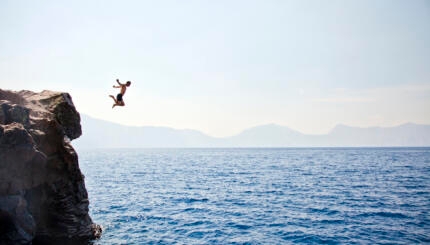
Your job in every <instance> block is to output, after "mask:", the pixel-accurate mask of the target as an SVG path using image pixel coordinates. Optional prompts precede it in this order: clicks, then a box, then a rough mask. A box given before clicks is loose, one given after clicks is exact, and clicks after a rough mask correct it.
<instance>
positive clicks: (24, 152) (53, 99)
mask: <svg viewBox="0 0 430 245" xmlns="http://www.w3.org/2000/svg"><path fill="white" fill-rule="evenodd" d="M81 133H82V131H81V125H80V116H79V113H78V112H77V111H76V109H75V106H74V105H73V102H72V98H71V97H70V95H69V94H67V93H60V92H51V91H43V92H41V93H34V92H31V91H25V90H23V91H19V92H13V91H6V90H1V89H0V244H31V243H32V244H59V243H62V244H80V243H82V244H85V243H86V242H87V241H88V240H90V239H94V238H98V237H99V236H100V235H101V228H100V226H98V225H96V224H93V222H92V220H91V218H90V216H89V215H88V204H89V202H88V194H87V191H86V189H85V183H84V176H83V175H82V173H81V171H80V169H79V164H78V156H77V154H76V152H75V150H74V149H73V147H72V146H71V145H70V140H73V139H76V138H78V137H79V136H80V135H81Z"/></svg>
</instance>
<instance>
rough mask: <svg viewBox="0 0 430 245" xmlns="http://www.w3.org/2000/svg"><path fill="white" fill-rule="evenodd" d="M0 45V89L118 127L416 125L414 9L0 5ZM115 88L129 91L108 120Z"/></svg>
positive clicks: (422, 106) (422, 34) (420, 44)
mask: <svg viewBox="0 0 430 245" xmlns="http://www.w3.org/2000/svg"><path fill="white" fill-rule="evenodd" d="M0 35H1V37H0V75H1V76H0V88H2V89H12V90H21V89H29V90H35V91H40V90H43V89H49V90H57V91H66V92H69V93H71V95H72V97H73V100H74V102H75V105H76V106H77V109H78V110H79V111H80V112H81V113H85V114H88V115H90V116H93V117H96V118H101V119H105V120H109V121H114V122H118V123H122V124H127V125H142V126H143V125H152V126H169V127H174V128H191V129H197V130H200V131H202V132H204V133H207V134H209V135H212V136H220V137H221V136H227V135H232V134H235V133H238V132H239V131H241V130H242V129H245V128H248V127H252V126H256V125H260V124H266V123H276V124H280V125H284V126H289V127H291V128H292V129H296V130H298V131H301V132H303V133H317V134H319V133H326V132H328V131H329V130H330V129H332V128H333V127H334V126H335V125H336V124H339V123H342V124H347V125H351V126H361V127H368V126H393V125H398V124H401V123H405V122H415V123H423V124H430V1H428V0H427V1H426V0H424V1H420V0H411V1H407V0H401V1H396V0H387V1H384V0H378V1H374V0H369V1H366V0H357V1H352V0H339V1H332V0H330V1H329V0H327V1H321V0H316V1H302V0H300V1H299V0H297V1H287V0H279V1H270V0H260V1H250V0H244V1H236V0H226V1H218V0H217V1H203V0H198V1H187V0H186V1H173V0H172V1H163V0H161V1H138V0H136V1H105V0H103V1H102V0H100V1H76V0H75V1H58V0H55V1H32V0H31V1H30V0H29V1H21V0H11V1H6V0H0ZM116 78H119V79H120V80H121V81H127V80H131V81H132V85H131V87H130V88H129V90H128V91H127V93H126V95H125V97H124V100H125V103H126V106H125V107H123V108H115V109H113V110H112V109H111V105H112V101H111V99H110V98H108V94H114V95H115V94H116V93H117V92H118V91H117V90H114V89H113V88H112V85H114V84H115V79H116Z"/></svg>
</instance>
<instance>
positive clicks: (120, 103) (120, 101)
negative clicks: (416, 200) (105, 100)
mask: <svg viewBox="0 0 430 245" xmlns="http://www.w3.org/2000/svg"><path fill="white" fill-rule="evenodd" d="M116 82H117V83H118V85H119V86H115V85H113V87H114V88H120V89H121V92H119V94H117V96H116V99H115V97H114V96H113V95H109V97H111V98H112V99H113V101H115V104H113V106H112V109H113V108H114V107H115V106H117V105H118V106H125V103H124V100H123V99H122V97H123V96H124V94H125V91H126V90H127V87H130V84H131V82H130V81H128V82H126V83H125V84H122V83H120V82H119V79H116Z"/></svg>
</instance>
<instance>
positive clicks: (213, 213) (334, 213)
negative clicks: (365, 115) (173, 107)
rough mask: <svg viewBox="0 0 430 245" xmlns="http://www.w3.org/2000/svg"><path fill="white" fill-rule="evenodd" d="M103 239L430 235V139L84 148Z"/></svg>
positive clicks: (391, 239)
mask: <svg viewBox="0 0 430 245" xmlns="http://www.w3.org/2000/svg"><path fill="white" fill-rule="evenodd" d="M79 160H80V167H81V170H82V172H83V173H84V175H85V182H86V187H87V190H88V193H89V198H90V202H91V205H90V213H91V216H92V218H93V220H94V222H96V223H98V224H101V225H103V227H104V233H103V236H102V238H101V239H100V240H99V241H96V242H95V243H96V244H289V243H328V244H338V243H348V244H354V243H357V244H363V243H365V244H374V243H391V244H392V243H395V244H411V243H430V148H379V149H378V148H362V149H360V148H349V149H336V148H328V149H318V148H317V149H288V148H287V149H115V150H112V149H99V150H91V151H90V150H83V151H79Z"/></svg>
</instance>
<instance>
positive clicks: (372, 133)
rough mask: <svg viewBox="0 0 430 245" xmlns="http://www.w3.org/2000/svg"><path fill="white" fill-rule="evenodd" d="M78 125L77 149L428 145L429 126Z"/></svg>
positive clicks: (84, 117) (90, 122)
mask: <svg viewBox="0 0 430 245" xmlns="http://www.w3.org/2000/svg"><path fill="white" fill-rule="evenodd" d="M81 125H82V130H83V135H82V136H81V137H80V138H78V139H76V140H74V141H73V142H72V144H73V145H74V146H75V147H77V148H128V147H130V148H141V147H143V148H145V147H360V146H363V147H365V146H369V147H371V146H377V147H379V146H430V125H419V124H413V123H407V124H403V125H400V126H396V127H388V128H381V127H371V128H357V127H349V126H345V125H338V126H336V127H335V128H334V129H333V130H332V131H331V132H329V133H328V134H326V135H307V134H302V133H300V132H298V131H295V130H292V129H290V128H288V127H284V126H279V125H276V124H268V125H261V126H257V127H253V128H250V129H247V130H244V131H243V132H241V133H239V134H237V135H235V136H231V137H225V138H215V137H211V136H208V135H206V134H203V133H202V132H199V131H197V130H189V129H173V128H169V127H150V126H143V127H131V126H124V125H120V124H116V123H112V122H108V121H104V120H100V119H95V118H92V117H89V116H87V115H82V114H81Z"/></svg>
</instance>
